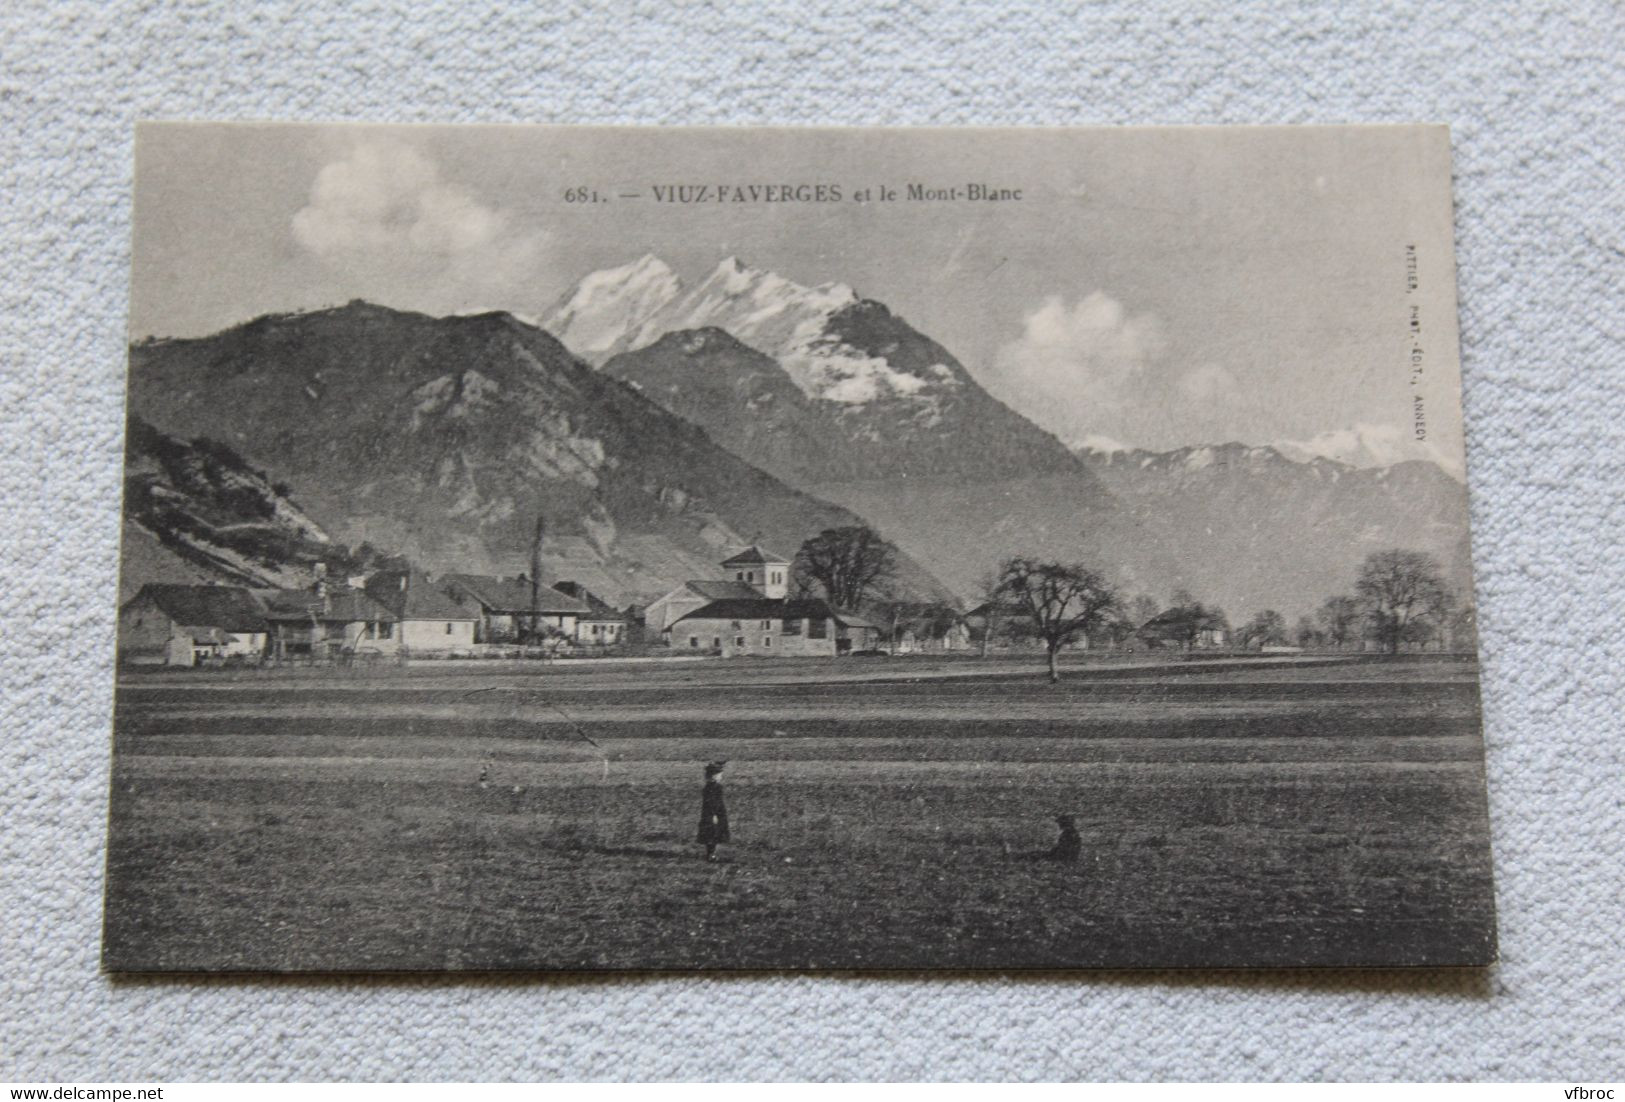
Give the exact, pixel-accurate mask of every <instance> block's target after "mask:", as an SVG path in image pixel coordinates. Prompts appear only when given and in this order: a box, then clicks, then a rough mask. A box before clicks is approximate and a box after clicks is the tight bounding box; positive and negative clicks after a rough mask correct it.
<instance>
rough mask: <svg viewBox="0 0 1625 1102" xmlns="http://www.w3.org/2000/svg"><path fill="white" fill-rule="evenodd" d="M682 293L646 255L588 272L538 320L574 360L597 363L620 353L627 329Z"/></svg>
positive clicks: (658, 261)
mask: <svg viewBox="0 0 1625 1102" xmlns="http://www.w3.org/2000/svg"><path fill="white" fill-rule="evenodd" d="M681 293H682V281H681V280H680V279H678V278H677V273H676V272H674V271H672V270H671V268H670V267H669V266H667V264H666V262H665V261H663V260H661V259H660V258H659V257H658V256H655V255H654V254H652V253H646V254H644V255H643V256H640V257H639V258H638V259H636V260H634V261H632V262H631V263H630V264H623V265H621V266H620V267H618V268H605V269H604V270H602V271H598V272H593V273H592V274H591V275H589V276H587V277H586V278H584V279H583V280H582V281H581V282H580V283H577V284H576V285H575V287H574V289H572V290H571V291H570V293H569V294H567V295H565V296H564V298H563V299H561V300H560V301H559V303H558V305H557V306H555V307H554V308H553V309H552V310H550V311H549V312H548V313H547V314H546V315H545V317H544V318H543V322H542V327H543V328H544V329H546V330H548V331H549V332H550V333H552V334H553V335H554V336H555V337H557V338H558V339H559V340H561V341H563V342H564V344H565V346H566V347H567V348H570V349H572V350H573V351H575V352H576V353H577V354H579V355H582V356H588V357H591V358H598V357H600V356H603V355H607V354H610V353H612V352H614V351H619V349H618V348H616V345H617V344H618V343H619V342H620V341H621V339H622V338H623V337H624V335H625V334H626V333H627V331H628V330H629V329H632V328H635V327H637V326H638V325H640V324H641V323H642V322H643V321H645V320H646V319H648V318H649V317H650V316H651V315H653V314H655V313H658V312H659V311H660V310H661V309H662V308H663V307H665V306H667V305H669V304H670V303H671V302H672V300H673V299H675V298H677V296H678V295H679V294H681Z"/></svg>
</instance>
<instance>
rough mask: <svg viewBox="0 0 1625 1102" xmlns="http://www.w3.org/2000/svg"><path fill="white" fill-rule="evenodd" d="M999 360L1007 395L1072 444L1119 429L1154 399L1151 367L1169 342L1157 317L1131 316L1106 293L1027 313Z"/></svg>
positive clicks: (1000, 384) (999, 378)
mask: <svg viewBox="0 0 1625 1102" xmlns="http://www.w3.org/2000/svg"><path fill="white" fill-rule="evenodd" d="M1022 328H1023V331H1022V334H1021V336H1020V337H1019V338H1017V339H1016V340H1013V341H1010V342H1008V343H1007V344H1005V345H1004V346H1003V347H1002V348H1000V349H999V351H998V353H997V354H996V356H995V357H994V364H995V367H996V369H997V370H996V380H995V379H990V380H989V382H990V383H992V384H994V387H995V389H996V390H997V391H998V392H999V394H1000V396H1001V397H1002V398H1004V400H1005V401H1007V402H1009V403H1010V404H1011V405H1013V406H1015V407H1016V408H1017V409H1018V410H1020V411H1021V412H1023V413H1025V414H1026V415H1027V416H1029V417H1031V418H1033V420H1035V421H1037V422H1038V423H1039V424H1041V425H1043V426H1044V427H1045V428H1047V429H1049V430H1050V431H1052V432H1055V433H1057V434H1058V435H1060V436H1062V437H1063V438H1064V439H1069V440H1074V441H1081V440H1082V439H1084V438H1085V437H1087V436H1088V435H1090V434H1092V433H1102V432H1106V433H1109V432H1112V431H1119V430H1120V424H1121V421H1122V419H1123V417H1124V416H1125V415H1129V414H1132V413H1133V412H1134V410H1135V409H1136V407H1138V406H1143V405H1144V403H1145V402H1146V394H1145V375H1146V373H1147V368H1148V367H1149V366H1150V365H1151V364H1152V362H1153V361H1155V360H1156V359H1157V358H1158V357H1160V356H1161V355H1162V352H1163V350H1164V348H1165V346H1166V340H1165V338H1164V337H1163V334H1162V326H1161V323H1160V322H1159V321H1158V320H1157V318H1156V316H1155V315H1154V314H1150V313H1141V314H1134V313H1131V312H1130V311H1129V310H1128V309H1127V308H1126V307H1124V305H1123V304H1122V303H1121V302H1118V301H1117V300H1116V299H1114V298H1112V297H1111V296H1110V295H1108V294H1106V293H1105V292H1103V291H1095V292H1092V293H1091V294H1088V295H1086V296H1084V297H1083V298H1081V299H1079V300H1078V301H1077V302H1076V303H1074V304H1072V305H1071V306H1068V305H1067V303H1066V301H1065V300H1064V299H1063V298H1062V297H1061V296H1059V295H1051V296H1049V297H1048V298H1046V299H1045V300H1044V301H1043V303H1042V304H1040V305H1039V306H1038V308H1037V309H1035V310H1033V311H1032V312H1031V313H1029V314H1027V316H1026V317H1025V319H1023V323H1022Z"/></svg>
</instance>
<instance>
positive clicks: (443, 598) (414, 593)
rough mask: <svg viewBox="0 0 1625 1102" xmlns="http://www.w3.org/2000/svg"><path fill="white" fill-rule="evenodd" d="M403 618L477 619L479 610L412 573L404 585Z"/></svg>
mask: <svg viewBox="0 0 1625 1102" xmlns="http://www.w3.org/2000/svg"><path fill="white" fill-rule="evenodd" d="M400 615H401V619H403V620H478V619H479V618H480V613H479V610H478V609H476V608H474V607H473V606H472V605H471V604H464V603H463V602H462V601H459V600H458V599H457V598H456V597H453V596H452V595H451V594H449V593H447V592H445V591H444V590H442V589H440V588H438V587H436V586H434V585H431V584H429V581H428V579H426V578H423V577H421V576H419V575H414V576H413V577H412V579H411V581H409V582H408V583H407V586H406V605H405V607H404V608H402V609H401V614H400Z"/></svg>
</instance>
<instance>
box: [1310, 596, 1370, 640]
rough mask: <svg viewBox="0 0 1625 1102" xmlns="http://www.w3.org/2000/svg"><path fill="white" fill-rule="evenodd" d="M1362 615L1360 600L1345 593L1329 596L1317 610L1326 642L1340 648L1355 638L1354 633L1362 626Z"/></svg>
mask: <svg viewBox="0 0 1625 1102" xmlns="http://www.w3.org/2000/svg"><path fill="white" fill-rule="evenodd" d="M1360 616H1361V610H1360V602H1359V600H1358V599H1356V598H1354V597H1349V596H1344V595H1339V596H1336V597H1327V598H1326V600H1325V601H1323V602H1322V603H1321V606H1320V607H1319V608H1318V609H1316V610H1315V619H1316V620H1317V621H1319V623H1320V630H1321V634H1322V635H1323V636H1324V637H1325V640H1326V642H1328V643H1330V644H1331V645H1332V646H1334V647H1338V648H1341V647H1342V646H1343V644H1345V643H1347V642H1348V641H1349V640H1351V639H1353V638H1354V633H1355V632H1356V631H1357V630H1358V629H1359V627H1360Z"/></svg>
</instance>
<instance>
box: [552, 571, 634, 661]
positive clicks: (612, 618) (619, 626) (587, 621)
mask: <svg viewBox="0 0 1625 1102" xmlns="http://www.w3.org/2000/svg"><path fill="white" fill-rule="evenodd" d="M553 588H554V589H555V590H557V591H558V592H560V593H562V594H564V595H565V596H566V597H573V598H575V599H576V600H578V601H580V602H581V603H582V604H584V605H586V606H587V611H586V612H583V613H581V614H580V615H579V616H577V617H576V642H577V643H579V644H581V645H582V646H591V647H618V646H620V645H621V644H622V643H623V642H625V641H626V617H625V616H623V615H622V614H621V613H619V612H617V611H615V609H613V608H611V607H610V606H609V605H608V604H607V603H605V602H604V601H601V600H599V599H598V597H597V596H596V595H595V594H594V593H593V592H592V590H590V589H588V588H587V587H586V586H584V585H582V584H581V583H580V582H554V583H553Z"/></svg>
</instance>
